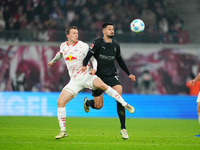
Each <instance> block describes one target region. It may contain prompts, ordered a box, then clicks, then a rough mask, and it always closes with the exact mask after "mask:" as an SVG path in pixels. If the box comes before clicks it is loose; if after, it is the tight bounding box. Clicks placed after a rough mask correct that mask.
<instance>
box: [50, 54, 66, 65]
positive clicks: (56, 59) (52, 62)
mask: <svg viewBox="0 0 200 150" xmlns="http://www.w3.org/2000/svg"><path fill="white" fill-rule="evenodd" d="M62 57H63V55H62V53H60V52H58V53H57V54H56V56H55V57H54V58H53V59H52V60H51V61H50V62H49V63H48V65H49V66H52V65H53V64H54V63H55V62H56V61H58V60H60V59H61V58H62Z"/></svg>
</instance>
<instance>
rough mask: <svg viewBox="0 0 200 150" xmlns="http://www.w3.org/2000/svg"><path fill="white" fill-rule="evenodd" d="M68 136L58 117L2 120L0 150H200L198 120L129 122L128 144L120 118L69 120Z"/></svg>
mask: <svg viewBox="0 0 200 150" xmlns="http://www.w3.org/2000/svg"><path fill="white" fill-rule="evenodd" d="M66 120H67V123H66V124H67V125H66V126H67V130H68V134H69V136H68V137H66V138H63V139H60V140H56V139H54V136H55V135H57V134H58V133H59V127H58V121H57V118H56V117H0V150H7V149H13V150H24V149H28V150H43V149H48V150H54V149H57V150H60V149H65V150H71V149H76V150H82V149H86V150H118V149H120V150H139V149H141V150H144V149H152V150H156V149H163V150H167V149H170V150H176V149H178V150H192V149H194V150H197V149H200V138H198V137H194V135H195V134H198V133H199V132H200V126H199V124H198V121H197V120H165V119H127V121H126V125H127V130H128V134H129V139H128V140H123V139H122V138H121V135H120V128H119V120H118V118H67V119H66Z"/></svg>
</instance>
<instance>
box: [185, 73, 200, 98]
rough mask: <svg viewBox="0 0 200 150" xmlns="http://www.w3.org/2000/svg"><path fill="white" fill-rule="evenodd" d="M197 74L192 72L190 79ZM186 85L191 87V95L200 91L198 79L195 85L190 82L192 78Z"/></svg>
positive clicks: (195, 94)
mask: <svg viewBox="0 0 200 150" xmlns="http://www.w3.org/2000/svg"><path fill="white" fill-rule="evenodd" d="M194 78H195V75H194V74H193V73H191V74H190V79H191V80H192V79H194ZM186 86H187V87H188V89H189V95H193V96H197V95H198V93H199V91H200V81H197V82H196V83H195V84H194V85H191V84H190V80H189V81H188V82H187V83H186Z"/></svg>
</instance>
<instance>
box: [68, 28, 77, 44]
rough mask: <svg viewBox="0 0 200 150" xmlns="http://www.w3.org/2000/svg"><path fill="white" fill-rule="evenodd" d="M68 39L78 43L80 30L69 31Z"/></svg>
mask: <svg viewBox="0 0 200 150" xmlns="http://www.w3.org/2000/svg"><path fill="white" fill-rule="evenodd" d="M67 38H68V41H71V42H73V43H76V42H77V41H78V30H77V29H71V30H70V31H69V34H68V35H67Z"/></svg>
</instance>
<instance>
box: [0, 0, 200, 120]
mask: <svg viewBox="0 0 200 150" xmlns="http://www.w3.org/2000/svg"><path fill="white" fill-rule="evenodd" d="M0 6H1V7H0V68H1V71H0V90H1V92H0V115H2V116H7V115H8V116H10V115H11V116H12V115H14V116H15V115H17V116H18V115H19V116H24V115H25V116H26V115H28V116H56V100H57V98H58V95H59V93H58V91H60V90H61V89H62V87H63V86H64V85H65V84H66V83H67V82H68V81H69V76H68V75H67V69H66V66H65V65H64V62H63V61H60V62H57V63H56V65H55V66H54V67H53V68H52V69H50V68H48V66H47V63H48V62H49V61H50V60H51V59H52V57H53V56H54V55H55V54H56V52H57V51H58V50H59V44H60V43H61V42H63V41H65V40H66V39H65V35H64V30H65V28H66V27H69V26H71V25H76V26H78V28H79V30H80V36H79V39H80V40H82V41H84V42H87V43H88V44H91V43H92V41H93V40H94V39H95V38H97V37H100V36H101V25H102V23H103V22H104V21H110V22H113V23H114V24H115V34H116V36H115V39H116V40H117V41H118V42H119V43H120V45H121V52H122V56H123V57H124V59H125V62H126V64H127V66H128V68H129V69H130V71H131V72H132V73H133V74H134V75H136V78H137V82H136V83H130V81H129V79H128V78H127V76H126V74H125V73H124V72H123V71H121V70H120V69H119V67H118V71H119V75H120V78H121V82H122V85H123V89H124V91H123V92H124V94H123V96H124V98H125V99H127V101H128V102H129V103H130V104H132V105H133V106H135V107H136V113H135V115H132V116H129V114H128V113H127V115H128V117H136V118H137V117H138V118H140V117H141V118H188V119H189V118H193V119H194V118H197V114H196V103H195V101H196V96H189V92H188V90H189V89H188V88H187V87H186V82H187V81H188V80H189V79H191V74H194V75H197V74H198V72H199V70H200V68H199V60H200V59H199V57H200V48H199V42H200V41H199V39H200V37H199V36H200V34H199V30H198V29H199V21H200V20H199V19H200V17H199V16H200V13H199V9H198V8H199V7H200V2H199V1H198V0H193V1H192V2H191V1H189V0H184V2H183V1H181V3H180V1H178V0H177V1H176V0H164V1H161V0H160V1H157V0H142V1H141V0H135V1H132V0H124V1H123V0H102V1H101V2H99V1H97V0H54V1H51V0H27V1H25V2H24V1H22V0H1V1H0ZM135 18H140V19H142V20H143V21H144V22H145V25H146V28H145V31H144V32H143V33H142V34H134V33H132V32H131V31H130V29H129V25H130V22H131V21H132V20H133V19H135ZM145 71H148V73H149V74H148V75H150V76H149V79H151V80H149V81H148V82H146V81H143V78H142V77H143V75H144V73H145ZM18 75H20V77H21V78H20V79H23V80H22V81H23V82H21V83H19V82H17V80H18V79H19V78H18ZM143 84H144V85H146V86H147V87H148V91H147V90H144V87H143V86H144V85H143ZM85 96H89V97H91V93H90V91H89V90H84V91H83V92H81V94H80V95H79V96H78V97H77V98H76V99H74V100H73V101H72V102H70V103H69V107H68V106H67V110H68V112H67V113H68V114H69V116H72V117H73V116H76V117H117V113H116V109H115V107H116V106H115V102H114V100H112V99H110V98H108V97H107V96H106V95H105V103H104V108H103V109H102V110H100V111H95V110H94V111H92V112H91V113H89V114H84V112H83V109H82V103H83V98H84V97H85ZM144 103H148V106H145V107H144V106H143V105H144ZM183 108H184V111H183ZM100 112H101V113H100ZM149 112H151V113H149Z"/></svg>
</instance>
